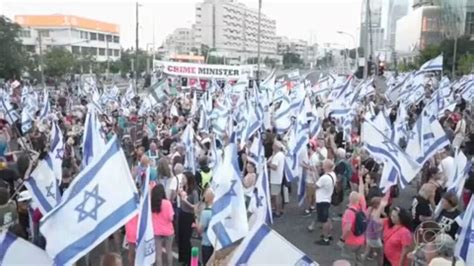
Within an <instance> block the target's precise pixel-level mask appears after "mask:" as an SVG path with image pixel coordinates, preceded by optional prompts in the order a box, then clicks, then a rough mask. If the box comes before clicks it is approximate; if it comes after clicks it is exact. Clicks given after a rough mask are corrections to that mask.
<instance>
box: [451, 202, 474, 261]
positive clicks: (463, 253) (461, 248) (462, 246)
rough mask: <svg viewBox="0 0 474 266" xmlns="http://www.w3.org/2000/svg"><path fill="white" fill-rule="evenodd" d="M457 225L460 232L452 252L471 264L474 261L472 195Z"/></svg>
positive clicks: (473, 209) (473, 203)
mask: <svg viewBox="0 0 474 266" xmlns="http://www.w3.org/2000/svg"><path fill="white" fill-rule="evenodd" d="M459 226H460V227H461V232H460V234H459V236H458V239H457V241H456V246H455V248H454V254H455V255H456V256H457V257H458V258H462V259H463V260H464V262H465V263H466V265H472V262H473V261H474V237H473V235H474V197H471V201H470V202H469V205H467V208H466V210H465V211H464V214H463V218H462V222H461V223H459Z"/></svg>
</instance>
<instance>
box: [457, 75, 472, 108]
mask: <svg viewBox="0 0 474 266" xmlns="http://www.w3.org/2000/svg"><path fill="white" fill-rule="evenodd" d="M460 95H461V97H462V98H463V99H464V100H466V101H467V102H472V101H474V75H471V76H470V80H469V81H468V82H467V83H466V84H464V86H463V88H462V89H461V92H460Z"/></svg>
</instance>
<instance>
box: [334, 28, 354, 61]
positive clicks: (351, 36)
mask: <svg viewBox="0 0 474 266" xmlns="http://www.w3.org/2000/svg"><path fill="white" fill-rule="evenodd" d="M337 33H338V34H341V35H346V36H349V37H350V38H351V39H352V42H353V43H354V49H355V52H356V70H357V68H359V48H358V47H357V43H356V40H355V37H354V35H352V34H350V33H348V32H345V31H337Z"/></svg>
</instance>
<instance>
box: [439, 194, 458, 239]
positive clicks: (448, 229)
mask: <svg viewBox="0 0 474 266" xmlns="http://www.w3.org/2000/svg"><path fill="white" fill-rule="evenodd" d="M441 206H442V208H443V209H442V210H441V212H440V213H439V215H438V217H436V222H438V224H439V225H440V226H441V228H442V229H443V231H444V232H445V233H446V234H448V235H449V236H451V238H452V239H456V234H457V232H458V228H459V225H458V223H457V222H456V218H457V217H458V216H459V215H460V214H461V211H459V209H458V198H457V196H456V194H454V193H452V192H447V193H445V194H444V195H443V199H442V201H441Z"/></svg>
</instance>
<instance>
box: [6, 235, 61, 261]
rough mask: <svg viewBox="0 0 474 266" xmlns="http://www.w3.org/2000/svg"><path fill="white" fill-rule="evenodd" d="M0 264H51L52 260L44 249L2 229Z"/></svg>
mask: <svg viewBox="0 0 474 266" xmlns="http://www.w3.org/2000/svg"><path fill="white" fill-rule="evenodd" d="M0 265H5V266H7V265H53V261H52V260H51V258H50V257H49V256H48V254H46V252H45V251H44V250H42V249H40V248H39V247H37V246H35V245H33V244H32V243H30V242H28V241H26V240H24V239H22V238H19V237H17V236H15V235H14V234H12V233H9V232H7V231H3V232H2V233H1V234H0Z"/></svg>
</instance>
